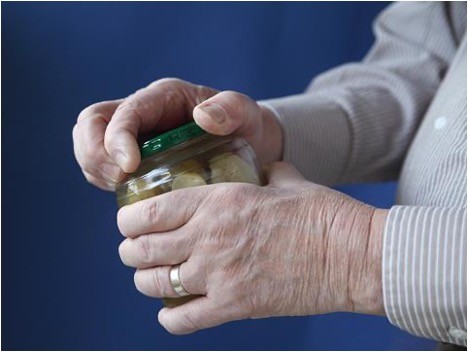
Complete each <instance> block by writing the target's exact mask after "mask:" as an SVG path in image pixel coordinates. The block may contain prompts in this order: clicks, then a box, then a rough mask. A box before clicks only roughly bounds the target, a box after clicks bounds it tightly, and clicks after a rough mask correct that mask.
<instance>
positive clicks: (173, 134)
mask: <svg viewBox="0 0 468 352" xmlns="http://www.w3.org/2000/svg"><path fill="white" fill-rule="evenodd" d="M205 133H206V132H205V131H204V130H202V129H201V128H200V127H199V126H198V125H197V124H196V123H195V122H190V123H187V124H185V125H182V126H180V127H177V128H175V129H173V130H170V131H167V132H165V133H163V134H160V135H158V136H156V137H154V138H152V139H150V140H148V141H146V142H144V143H143V145H142V146H141V148H140V150H141V157H142V158H146V157H148V156H150V155H153V154H154V153H160V152H163V151H165V150H167V149H169V148H172V147H174V146H176V145H178V144H181V143H183V142H186V141H188V140H190V139H192V138H195V137H199V136H202V135H204V134H205Z"/></svg>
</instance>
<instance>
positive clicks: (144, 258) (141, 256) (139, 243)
mask: <svg viewBox="0 0 468 352" xmlns="http://www.w3.org/2000/svg"><path fill="white" fill-rule="evenodd" d="M134 245H135V247H136V248H135V251H136V257H137V258H138V263H139V264H140V265H141V264H150V263H151V249H150V242H149V238H148V236H145V235H142V236H140V237H137V238H136V239H135V240H134Z"/></svg>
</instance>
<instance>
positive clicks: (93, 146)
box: [73, 100, 125, 185]
mask: <svg viewBox="0 0 468 352" xmlns="http://www.w3.org/2000/svg"><path fill="white" fill-rule="evenodd" d="M120 102H121V100H114V101H106V102H102V103H97V104H94V105H91V106H90V107H88V108H86V109H85V110H83V111H82V112H81V113H80V115H79V117H78V121H77V123H76V125H75V127H74V128H73V141H74V152H75V157H76V159H77V161H78V163H79V165H80V166H81V168H82V169H83V171H84V172H86V173H87V174H89V175H92V176H93V177H94V178H95V179H98V180H104V181H105V182H106V183H116V182H118V181H120V180H122V179H123V177H124V176H125V175H124V174H123V172H122V171H121V169H120V168H119V167H118V165H117V164H115V162H114V161H113V160H112V159H111V158H110V156H109V155H108V154H107V152H106V150H105V149H104V134H105V131H106V127H107V124H108V123H109V120H110V118H111V116H112V114H113V112H114V111H115V110H116V109H117V107H118V105H119V104H120ZM92 183H94V181H93V182H92ZM97 183H100V182H97ZM96 185H97V184H96Z"/></svg>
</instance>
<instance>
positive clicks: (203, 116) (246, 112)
mask: <svg viewBox="0 0 468 352" xmlns="http://www.w3.org/2000/svg"><path fill="white" fill-rule="evenodd" d="M261 114H262V113H261V109H260V107H259V106H258V105H257V103H256V102H255V101H254V100H252V99H250V98H249V97H248V96H246V95H244V94H241V93H237V92H232V91H224V92H221V93H218V94H216V95H214V96H213V97H211V98H209V99H207V100H205V101H204V102H202V103H201V104H199V105H197V106H196V107H195V108H194V110H193V119H194V120H195V122H196V123H197V124H198V125H199V126H200V127H201V128H203V129H204V130H205V131H207V132H209V133H212V134H215V135H221V136H225V135H228V134H232V133H235V134H237V135H240V136H242V137H249V136H252V135H253V134H254V133H256V132H258V131H260V129H259V126H258V125H259V124H260V123H261V121H262V120H261Z"/></svg>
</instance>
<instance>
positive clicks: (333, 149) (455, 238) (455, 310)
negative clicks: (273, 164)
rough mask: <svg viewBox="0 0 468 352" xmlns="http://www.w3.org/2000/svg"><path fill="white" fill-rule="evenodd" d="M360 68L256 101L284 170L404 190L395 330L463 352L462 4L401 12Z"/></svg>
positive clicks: (385, 275) (390, 263)
mask: <svg viewBox="0 0 468 352" xmlns="http://www.w3.org/2000/svg"><path fill="white" fill-rule="evenodd" d="M374 32H375V35H376V41H375V43H374V45H373V47H372V48H371V50H370V52H369V53H368V54H367V55H366V57H365V58H364V59H363V61H362V62H359V63H350V64H346V65H343V66H340V67H338V68H335V69H333V70H331V71H329V72H326V73H324V74H322V75H320V76H318V77H316V78H315V79H314V80H313V81H312V82H311V84H310V86H309V87H308V89H307V90H306V92H305V93H303V94H299V95H295V96H290V97H284V98H279V99H272V100H267V101H264V102H261V104H264V105H266V106H267V107H269V108H270V109H271V110H272V111H273V112H274V113H275V114H276V115H277V117H278V119H279V121H280V123H281V125H282V128H283V133H284V155H283V158H284V160H285V161H289V162H291V163H292V164H294V165H295V166H296V167H297V168H298V169H299V170H300V171H301V172H302V173H303V174H304V175H306V176H307V177H308V178H309V179H310V180H313V181H315V182H318V183H322V184H328V185H331V184H338V183H350V182H370V181H383V180H394V179H397V178H398V179H399V189H398V194H397V205H395V206H394V207H392V208H391V209H390V212H389V217H388V220H387V224H386V228H385V234H384V248H383V263H382V268H383V269H382V280H383V294H384V305H385V311H386V313H387V316H388V318H389V320H390V321H391V322H392V323H393V324H395V325H397V326H399V327H400V328H402V329H405V330H407V331H409V332H411V333H413V334H415V335H419V336H424V337H428V338H432V339H436V340H439V341H444V342H449V343H454V344H459V345H466V325H467V321H466V320H467V317H466V274H467V273H466V257H467V253H466V248H467V242H466V241H467V238H466V237H467V229H466V120H467V111H466V97H467V91H466V79H467V72H466V59H467V58H466V2H451V3H448V2H447V3H437V2H431V3H422V2H408V3H396V4H392V5H391V6H389V7H388V8H387V9H386V10H384V11H383V12H382V13H381V14H380V15H379V17H378V18H377V20H376V21H375V23H374Z"/></svg>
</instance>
